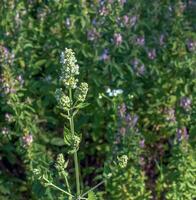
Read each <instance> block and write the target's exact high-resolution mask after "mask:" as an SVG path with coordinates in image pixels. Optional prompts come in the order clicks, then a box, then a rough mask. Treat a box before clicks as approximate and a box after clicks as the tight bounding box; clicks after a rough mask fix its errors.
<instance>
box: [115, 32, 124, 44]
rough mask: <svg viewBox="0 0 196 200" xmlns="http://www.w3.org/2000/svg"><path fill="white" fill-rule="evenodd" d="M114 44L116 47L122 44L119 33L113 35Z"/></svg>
mask: <svg viewBox="0 0 196 200" xmlns="http://www.w3.org/2000/svg"><path fill="white" fill-rule="evenodd" d="M114 42H115V44H116V45H117V46H119V45H120V44H121V43H122V35H121V34H120V33H114Z"/></svg>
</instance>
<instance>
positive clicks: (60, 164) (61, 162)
mask: <svg viewBox="0 0 196 200" xmlns="http://www.w3.org/2000/svg"><path fill="white" fill-rule="evenodd" d="M67 165H68V162H65V159H64V156H63V154H62V153H61V154H59V155H58V156H57V162H56V165H55V167H56V169H57V170H58V172H59V173H60V174H63V175H67V173H66V172H65V169H66V168H67Z"/></svg>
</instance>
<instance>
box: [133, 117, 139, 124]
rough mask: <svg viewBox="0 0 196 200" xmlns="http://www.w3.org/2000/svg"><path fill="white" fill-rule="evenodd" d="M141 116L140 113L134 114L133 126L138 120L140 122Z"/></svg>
mask: <svg viewBox="0 0 196 200" xmlns="http://www.w3.org/2000/svg"><path fill="white" fill-rule="evenodd" d="M138 119H139V116H138V115H134V116H133V126H136V124H137V122H138Z"/></svg>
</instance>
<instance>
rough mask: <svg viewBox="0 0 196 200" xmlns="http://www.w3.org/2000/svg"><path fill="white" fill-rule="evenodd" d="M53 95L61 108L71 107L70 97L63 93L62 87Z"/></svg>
mask: <svg viewBox="0 0 196 200" xmlns="http://www.w3.org/2000/svg"><path fill="white" fill-rule="evenodd" d="M55 97H56V100H57V101H58V103H59V106H60V107H61V108H63V109H65V110H67V109H69V108H70V107H71V101H70V98H69V97H68V96H67V95H65V94H64V92H63V90H62V88H59V89H57V90H56V91H55Z"/></svg>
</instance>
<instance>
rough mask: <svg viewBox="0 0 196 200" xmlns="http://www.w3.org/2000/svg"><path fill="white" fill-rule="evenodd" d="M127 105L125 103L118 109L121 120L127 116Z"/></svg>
mask: <svg viewBox="0 0 196 200" xmlns="http://www.w3.org/2000/svg"><path fill="white" fill-rule="evenodd" d="M126 110H127V108H126V105H125V103H122V104H121V105H120V106H119V107H118V115H119V117H120V118H124V117H125V114H126Z"/></svg>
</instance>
